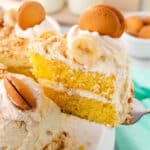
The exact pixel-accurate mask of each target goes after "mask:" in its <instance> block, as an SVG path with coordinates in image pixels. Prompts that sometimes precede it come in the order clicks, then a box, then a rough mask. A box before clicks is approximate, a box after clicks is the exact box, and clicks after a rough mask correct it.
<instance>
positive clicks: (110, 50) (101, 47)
mask: <svg viewBox="0 0 150 150" xmlns="http://www.w3.org/2000/svg"><path fill="white" fill-rule="evenodd" d="M82 38H83V40H87V41H86V43H85V44H88V45H91V47H92V49H93V53H95V55H97V54H98V55H99V57H101V56H103V57H106V59H108V63H109V62H111V61H112V62H111V64H112V63H113V61H115V62H114V63H116V65H118V66H123V65H126V60H127V54H126V52H125V50H124V49H125V48H124V44H123V42H122V41H121V40H120V39H119V38H111V37H109V36H107V35H103V36H102V35H100V34H99V33H98V32H90V31H88V30H81V29H80V28H79V26H78V25H75V26H73V27H72V28H71V29H70V31H69V33H68V36H67V46H68V50H67V53H68V56H69V57H70V58H73V55H72V53H71V51H72V49H73V48H74V44H75V43H74V41H75V40H76V39H79V40H82ZM97 51H99V53H97ZM85 55H86V54H85ZM122 57H123V58H122ZM99 62H101V58H99V60H97V61H96V63H95V64H94V65H93V66H92V67H93V68H94V67H95V66H97V65H98V63H99ZM105 64H107V60H106V62H105ZM85 65H86V64H85ZM107 66H108V65H107ZM105 70H106V68H105ZM109 70H111V69H110V68H109ZM95 71H96V70H95Z"/></svg>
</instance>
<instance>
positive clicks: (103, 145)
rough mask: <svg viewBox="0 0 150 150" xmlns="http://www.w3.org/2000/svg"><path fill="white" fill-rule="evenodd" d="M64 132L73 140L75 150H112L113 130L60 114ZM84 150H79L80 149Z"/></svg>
mask: <svg viewBox="0 0 150 150" xmlns="http://www.w3.org/2000/svg"><path fill="white" fill-rule="evenodd" d="M62 117H63V126H64V130H66V131H69V133H71V134H72V135H73V138H74V139H75V146H76V149H75V150H113V149H114V141H115V129H114V128H111V127H105V126H103V125H99V124H96V123H93V122H89V121H86V120H84V119H80V118H77V117H74V116H71V115H66V114H62ZM82 147H83V148H84V149H81V148H82Z"/></svg>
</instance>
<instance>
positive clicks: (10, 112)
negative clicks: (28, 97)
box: [0, 74, 42, 129]
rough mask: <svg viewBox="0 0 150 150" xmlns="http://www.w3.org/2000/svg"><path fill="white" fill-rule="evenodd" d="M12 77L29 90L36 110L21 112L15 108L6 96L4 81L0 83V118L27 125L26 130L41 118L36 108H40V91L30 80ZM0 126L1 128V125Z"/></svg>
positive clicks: (19, 76) (22, 77)
mask: <svg viewBox="0 0 150 150" xmlns="http://www.w3.org/2000/svg"><path fill="white" fill-rule="evenodd" d="M13 76H15V77H17V78H18V79H20V80H22V81H23V82H25V84H26V85H28V87H29V88H30V90H31V91H32V93H33V96H34V97H35V99H36V100H37V101H36V105H37V106H36V109H35V110H27V111H22V110H20V109H19V108H17V107H15V106H14V105H13V104H12V103H11V101H10V100H9V97H8V96H7V92H6V89H5V86H4V81H3V80H1V81H0V116H1V117H2V118H3V119H5V120H8V122H9V121H23V122H25V124H26V125H27V129H29V128H30V127H32V126H33V125H34V123H36V122H40V120H41V116H40V113H39V111H38V107H39V106H40V103H41V99H42V91H41V89H40V87H39V85H38V84H37V83H36V82H34V81H33V80H32V79H31V78H28V77H25V76H24V75H16V74H13ZM0 126H3V124H2V123H1V124H0Z"/></svg>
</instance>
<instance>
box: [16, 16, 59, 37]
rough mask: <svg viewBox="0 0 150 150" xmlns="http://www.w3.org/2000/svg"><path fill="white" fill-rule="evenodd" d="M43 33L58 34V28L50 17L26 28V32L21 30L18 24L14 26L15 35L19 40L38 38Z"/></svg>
mask: <svg viewBox="0 0 150 150" xmlns="http://www.w3.org/2000/svg"><path fill="white" fill-rule="evenodd" d="M44 32H52V33H54V34H59V33H60V27H59V25H58V24H57V23H56V22H55V21H54V20H53V19H52V18H51V17H46V19H45V20H43V21H42V22H41V23H40V24H37V25H35V26H33V27H30V28H27V29H26V30H23V29H21V28H20V27H19V25H18V24H16V26H15V34H16V36H17V37H20V38H26V39H32V38H34V37H39V36H40V35H41V34H42V33H44Z"/></svg>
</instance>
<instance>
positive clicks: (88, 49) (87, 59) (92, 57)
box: [68, 35, 101, 67]
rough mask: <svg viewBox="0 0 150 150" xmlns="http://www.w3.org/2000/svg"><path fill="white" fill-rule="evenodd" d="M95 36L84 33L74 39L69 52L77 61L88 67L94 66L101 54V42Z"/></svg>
mask: <svg viewBox="0 0 150 150" xmlns="http://www.w3.org/2000/svg"><path fill="white" fill-rule="evenodd" d="M95 40H97V39H96V38H94V37H91V36H88V35H82V36H80V37H76V38H74V39H73V40H72V42H71V44H70V48H69V53H68V55H70V56H71V57H72V59H74V60H75V61H76V62H78V63H79V64H81V65H85V66H87V67H92V66H93V65H94V64H95V63H96V62H97V60H98V59H99V57H100V56H101V51H100V48H101V47H100V44H98V43H99V42H96V41H95Z"/></svg>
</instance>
